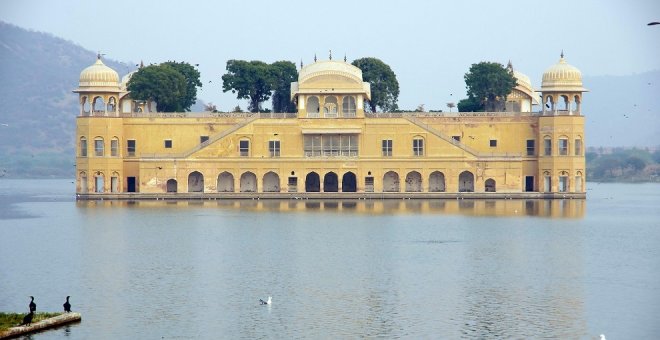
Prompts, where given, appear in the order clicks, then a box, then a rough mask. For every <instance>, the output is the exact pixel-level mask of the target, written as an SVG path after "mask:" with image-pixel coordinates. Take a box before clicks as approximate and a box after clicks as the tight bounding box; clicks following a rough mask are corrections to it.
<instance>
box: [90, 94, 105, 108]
mask: <svg viewBox="0 0 660 340" xmlns="http://www.w3.org/2000/svg"><path fill="white" fill-rule="evenodd" d="M92 109H93V110H94V112H105V109H106V107H105V100H103V97H101V96H96V97H94V99H93V100H92Z"/></svg>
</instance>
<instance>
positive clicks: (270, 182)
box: [263, 171, 280, 192]
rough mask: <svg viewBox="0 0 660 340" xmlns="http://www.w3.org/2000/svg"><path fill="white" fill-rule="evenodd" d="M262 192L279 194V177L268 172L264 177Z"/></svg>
mask: <svg viewBox="0 0 660 340" xmlns="http://www.w3.org/2000/svg"><path fill="white" fill-rule="evenodd" d="M263 188H264V189H263V190H264V192H280V176H278V175H277V174H276V173H274V172H272V171H269V172H267V173H266V174H265V175H264V184H263Z"/></svg>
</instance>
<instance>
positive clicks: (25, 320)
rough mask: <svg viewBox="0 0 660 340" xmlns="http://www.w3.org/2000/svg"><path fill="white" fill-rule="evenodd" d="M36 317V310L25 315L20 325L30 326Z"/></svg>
mask: <svg viewBox="0 0 660 340" xmlns="http://www.w3.org/2000/svg"><path fill="white" fill-rule="evenodd" d="M33 317H34V312H30V313H28V314H27V315H26V316H24V317H23V322H22V323H21V324H20V325H19V326H29V325H30V324H31V323H32V318H33Z"/></svg>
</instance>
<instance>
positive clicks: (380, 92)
mask: <svg viewBox="0 0 660 340" xmlns="http://www.w3.org/2000/svg"><path fill="white" fill-rule="evenodd" d="M352 64H353V66H356V67H358V68H359V69H360V70H362V79H363V80H364V81H366V82H369V83H370V84H371V100H369V101H367V104H368V108H369V109H370V110H371V112H376V109H377V108H380V109H381V110H382V111H383V112H393V111H396V110H397V109H398V105H397V101H398V100H399V82H398V81H397V80H396V74H394V72H393V71H392V69H391V68H390V67H389V65H387V64H385V63H384V62H382V61H381V60H380V59H376V58H361V59H356V60H354V61H353V63H352Z"/></svg>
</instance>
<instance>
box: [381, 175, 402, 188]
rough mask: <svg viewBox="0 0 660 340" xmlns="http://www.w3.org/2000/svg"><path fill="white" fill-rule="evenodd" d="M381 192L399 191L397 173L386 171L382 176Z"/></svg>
mask: <svg viewBox="0 0 660 340" xmlns="http://www.w3.org/2000/svg"><path fill="white" fill-rule="evenodd" d="M383 192H399V174H397V173H396V172H394V171H388V172H386V173H385V175H384V176H383Z"/></svg>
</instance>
